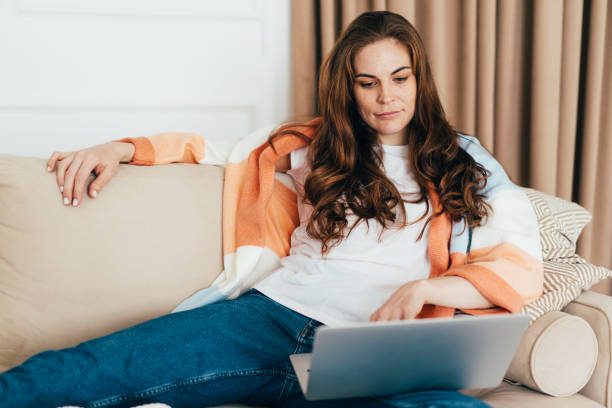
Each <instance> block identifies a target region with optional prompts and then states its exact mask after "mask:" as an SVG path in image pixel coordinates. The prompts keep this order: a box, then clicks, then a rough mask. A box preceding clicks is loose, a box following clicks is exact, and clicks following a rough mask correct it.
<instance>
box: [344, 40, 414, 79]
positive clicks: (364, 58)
mask: <svg viewBox="0 0 612 408" xmlns="http://www.w3.org/2000/svg"><path fill="white" fill-rule="evenodd" d="M403 66H412V61H411V58H410V54H409V53H408V50H407V48H406V46H405V45H404V44H402V43H401V42H399V41H398V40H396V39H394V38H385V39H384V40H379V41H376V42H373V43H371V44H368V45H366V46H365V47H363V48H361V49H360V50H359V51H357V53H356V54H355V57H354V58H353V70H354V71H355V74H371V75H376V73H378V74H381V75H383V74H386V75H389V74H391V73H392V72H394V71H395V70H397V69H398V68H400V67H403Z"/></svg>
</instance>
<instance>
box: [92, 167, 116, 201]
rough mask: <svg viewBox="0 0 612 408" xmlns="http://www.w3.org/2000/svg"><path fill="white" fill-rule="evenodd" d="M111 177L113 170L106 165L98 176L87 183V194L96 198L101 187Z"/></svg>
mask: <svg viewBox="0 0 612 408" xmlns="http://www.w3.org/2000/svg"><path fill="white" fill-rule="evenodd" d="M112 177H113V171H112V170H111V169H110V168H108V167H106V168H105V169H103V170H102V172H101V173H99V174H98V177H96V179H95V180H94V181H92V182H91V184H90V185H89V196H90V197H91V198H96V196H97V195H98V193H99V192H100V190H102V187H104V185H105V184H106V183H107V182H108V181H109V180H110V179H111V178H112Z"/></svg>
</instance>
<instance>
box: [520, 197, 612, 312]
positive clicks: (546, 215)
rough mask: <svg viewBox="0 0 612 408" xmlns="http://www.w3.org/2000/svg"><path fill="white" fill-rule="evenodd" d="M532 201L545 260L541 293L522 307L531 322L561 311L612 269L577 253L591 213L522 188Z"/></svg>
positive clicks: (611, 275)
mask: <svg viewBox="0 0 612 408" xmlns="http://www.w3.org/2000/svg"><path fill="white" fill-rule="evenodd" d="M521 189H522V190H523V191H524V192H525V194H527V197H528V198H529V200H530V201H531V205H532V206H533V209H534V210H535V213H536V216H537V219H538V224H539V227H540V244H541V246H542V257H543V259H544V262H543V263H544V293H543V294H542V296H540V297H539V298H538V299H536V300H535V301H533V302H531V303H530V304H528V305H526V306H525V307H523V309H522V310H521V312H522V313H526V314H528V315H529V316H530V317H531V320H532V321H534V320H535V319H537V318H538V317H540V316H542V315H543V314H545V313H547V312H551V311H553V310H562V309H563V308H564V307H565V306H567V305H568V304H569V303H570V302H571V301H573V300H574V299H576V298H577V297H578V295H580V293H582V291H583V290H586V289H589V288H590V287H591V286H593V285H594V284H596V283H597V282H599V281H600V280H602V279H606V278H610V277H612V270H610V269H607V268H604V267H603V266H596V265H592V264H590V263H588V262H587V261H586V260H585V259H583V258H581V257H580V256H578V255H577V254H576V241H577V240H578V236H579V235H580V232H582V229H583V228H584V226H585V225H586V224H587V223H588V222H589V221H590V220H591V214H590V213H589V212H588V211H587V210H585V209H584V208H583V207H581V206H579V205H578V204H576V203H573V202H570V201H566V200H563V199H561V198H558V197H554V196H551V195H548V194H544V193H542V192H540V191H537V190H534V189H531V188H525V187H521Z"/></svg>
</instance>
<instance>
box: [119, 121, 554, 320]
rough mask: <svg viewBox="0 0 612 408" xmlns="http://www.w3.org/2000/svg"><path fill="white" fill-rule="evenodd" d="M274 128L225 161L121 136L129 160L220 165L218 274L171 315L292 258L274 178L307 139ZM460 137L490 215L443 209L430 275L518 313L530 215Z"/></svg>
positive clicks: (527, 275)
mask: <svg viewBox="0 0 612 408" xmlns="http://www.w3.org/2000/svg"><path fill="white" fill-rule="evenodd" d="M319 121H320V119H315V120H313V121H311V122H309V123H308V124H307V125H316V124H318V123H319ZM271 130H272V128H267V129H261V130H260V131H256V132H254V133H252V134H250V135H249V136H247V137H245V138H243V139H241V140H240V141H239V142H238V143H237V144H236V145H235V146H234V147H233V149H232V151H231V153H230V155H229V158H226V157H224V156H223V155H222V154H220V153H219V152H218V151H217V150H215V149H214V147H213V146H212V145H211V144H210V143H208V142H207V141H206V140H205V139H204V138H203V137H202V136H200V135H197V134H193V133H160V134H156V135H154V136H151V137H138V138H126V139H121V140H120V141H122V142H131V143H133V144H134V146H135V148H136V149H135V154H134V158H133V161H132V162H131V163H130V164H137V165H153V164H165V163H175V162H183V163H201V164H212V165H217V166H224V167H225V182H224V190H223V262H224V270H223V271H222V272H221V274H220V275H219V276H218V277H217V278H216V280H215V281H214V282H213V283H212V284H211V285H210V286H209V287H207V288H204V289H201V290H199V291H198V292H196V293H194V294H193V295H192V296H190V297H188V298H187V299H185V300H184V301H183V302H181V303H180V304H179V305H178V306H177V307H176V308H175V309H174V310H173V312H178V311H182V310H188V309H192V308H195V307H198V306H201V305H204V304H208V303H213V302H217V301H219V300H223V299H233V298H236V297H238V296H240V295H241V294H242V293H244V292H245V291H246V290H248V289H249V288H251V287H253V286H254V285H255V284H256V283H257V282H259V281H260V280H261V279H263V278H265V277H266V276H268V275H269V274H270V273H272V272H274V271H275V270H276V269H277V268H278V267H279V266H280V262H279V261H280V258H282V257H284V256H287V255H288V254H289V249H290V242H291V233H292V231H293V230H294V229H295V228H296V227H297V226H298V225H299V217H298V212H297V202H296V200H297V196H296V194H295V191H294V190H293V189H291V188H290V187H288V186H287V185H285V183H283V182H281V181H279V179H278V178H279V177H281V176H279V175H277V174H276V173H275V162H276V161H277V160H278V159H279V158H280V157H282V156H284V155H286V154H289V153H290V152H291V151H293V150H296V149H299V148H302V147H304V146H307V145H308V144H309V142H308V141H307V140H304V139H302V138H300V137H298V136H296V135H293V134H285V135H283V136H280V137H278V138H277V139H275V140H274V149H273V148H272V147H271V146H270V145H269V144H268V143H267V138H268V136H269V134H270V131H271ZM295 130H298V131H300V132H301V133H303V134H304V135H306V136H307V138H309V139H310V140H312V139H313V138H314V137H315V136H316V135H315V131H316V126H296V128H295ZM457 138H458V142H459V144H460V146H461V148H462V149H464V150H465V151H466V152H468V153H469V154H470V155H471V156H472V157H473V158H474V159H475V161H476V162H477V163H479V164H480V165H482V166H483V167H485V168H486V169H487V170H488V171H489V172H490V176H489V178H488V181H487V185H486V188H485V190H484V194H485V197H486V198H485V199H486V201H487V202H488V203H489V204H490V205H491V207H492V209H493V211H492V213H491V214H490V215H489V216H488V217H487V218H486V219H485V222H484V223H483V225H481V226H479V227H477V228H470V227H469V226H466V225H465V222H464V221H463V220H460V221H457V222H451V219H450V216H449V215H448V214H447V213H445V212H443V213H442V214H441V215H439V216H437V217H434V218H433V219H432V220H431V222H430V225H429V227H428V228H429V245H428V255H429V258H430V264H431V271H430V276H429V279H435V278H440V277H445V276H459V277H461V278H464V279H466V280H467V281H469V282H470V283H471V284H472V285H473V286H474V287H475V288H476V289H477V290H478V291H479V292H480V293H481V294H482V295H483V296H484V297H485V298H486V299H488V300H489V301H490V302H491V303H492V304H494V305H495V307H493V308H488V309H461V310H462V311H464V312H466V313H469V314H491V313H518V312H520V310H521V308H522V307H523V306H524V305H525V304H527V303H529V302H531V301H533V300H535V299H536V298H538V297H539V296H540V295H541V294H542V286H543V267H542V261H541V249H540V243H539V234H538V226H537V221H536V218H535V214H534V212H533V209H532V207H531V204H530V202H529V200H528V199H527V197H526V196H525V194H524V193H523V192H522V191H521V190H520V189H519V188H518V187H517V186H516V185H514V184H513V183H512V182H511V181H510V179H509V178H508V176H507V175H506V173H505V171H504V169H503V168H502V167H501V165H500V164H499V163H498V162H497V161H496V160H495V159H494V158H493V157H492V156H491V154H489V152H487V150H486V149H484V148H483V147H482V146H481V145H480V143H479V142H478V140H477V139H476V138H474V137H471V136H466V135H462V134H458V136H457ZM287 177H288V176H287ZM429 201H430V203H431V205H432V206H433V209H434V210H436V211H438V210H440V209H441V208H440V202H439V198H438V195H437V193H436V192H435V191H434V189H429ZM408 267H409V266H408V265H407V269H408ZM454 313H455V309H454V308H450V307H443V306H439V305H429V304H427V305H425V306H424V307H423V309H422V311H421V313H420V314H419V315H418V316H417V318H431V317H451V316H453V314H454Z"/></svg>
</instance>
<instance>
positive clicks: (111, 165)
mask: <svg viewBox="0 0 612 408" xmlns="http://www.w3.org/2000/svg"><path fill="white" fill-rule="evenodd" d="M133 156H134V145H133V144H131V143H122V142H109V143H105V144H101V145H97V146H93V147H89V148H87V149H83V150H76V151H74V152H54V153H53V154H52V155H51V158H50V159H49V161H48V162H47V171H48V172H52V171H54V170H56V169H57V171H56V178H57V185H58V186H59V189H60V192H61V193H62V196H63V202H64V205H70V204H72V205H73V206H74V207H76V206H78V205H80V204H81V202H82V198H83V191H84V190H85V184H86V183H87V180H88V178H89V175H90V174H91V173H92V171H93V173H94V174H95V175H96V178H95V179H94V181H92V182H91V184H90V185H89V196H90V197H91V198H95V197H96V195H97V194H98V193H99V192H100V190H101V189H102V187H104V185H105V184H106V183H107V182H108V181H109V180H110V179H111V178H112V177H113V176H114V175H115V172H116V171H117V168H118V167H119V163H121V162H129V161H131V159H132V157H133Z"/></svg>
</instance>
